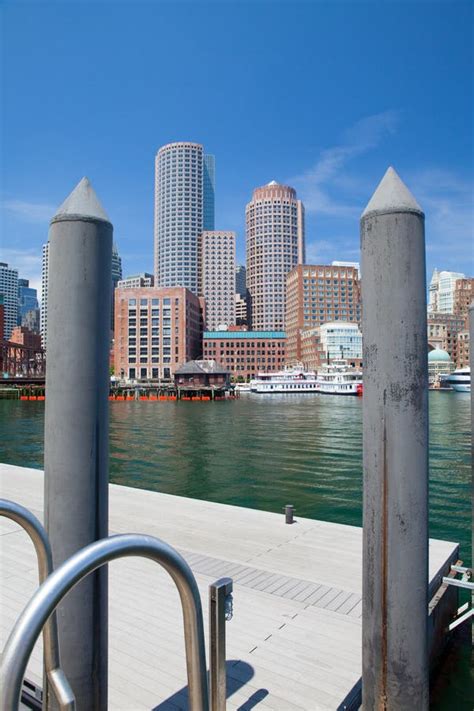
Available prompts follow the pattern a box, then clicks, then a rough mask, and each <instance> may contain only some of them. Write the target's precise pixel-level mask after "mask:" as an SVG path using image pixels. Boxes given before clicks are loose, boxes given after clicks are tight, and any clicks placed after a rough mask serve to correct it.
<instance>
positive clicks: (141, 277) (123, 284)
mask: <svg viewBox="0 0 474 711" xmlns="http://www.w3.org/2000/svg"><path fill="white" fill-rule="evenodd" d="M154 285H155V277H154V276H153V274H149V273H148V272H142V273H141V274H133V275H132V276H128V277H125V279H120V280H119V281H118V282H117V287H116V288H117V289H143V288H146V287H150V286H154Z"/></svg>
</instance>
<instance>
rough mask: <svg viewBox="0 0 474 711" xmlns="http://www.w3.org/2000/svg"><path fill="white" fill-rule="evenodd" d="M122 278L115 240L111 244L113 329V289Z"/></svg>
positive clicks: (111, 314) (112, 309) (111, 322)
mask: <svg viewBox="0 0 474 711" xmlns="http://www.w3.org/2000/svg"><path fill="white" fill-rule="evenodd" d="M121 278H122V259H121V257H120V255H119V253H118V249H117V245H116V244H115V242H114V243H113V245H112V304H111V309H110V330H111V331H113V330H114V320H115V289H116V288H117V284H118V283H119V281H120V279H121Z"/></svg>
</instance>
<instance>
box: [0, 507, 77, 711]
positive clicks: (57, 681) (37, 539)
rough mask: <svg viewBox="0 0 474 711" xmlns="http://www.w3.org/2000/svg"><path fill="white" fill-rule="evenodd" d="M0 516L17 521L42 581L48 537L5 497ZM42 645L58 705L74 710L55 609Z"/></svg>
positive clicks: (48, 561) (48, 566) (49, 564)
mask: <svg viewBox="0 0 474 711" xmlns="http://www.w3.org/2000/svg"><path fill="white" fill-rule="evenodd" d="M0 516H3V517H5V518H9V519H11V520H12V521H15V523H18V524H19V525H20V526H21V527H22V528H23V530H24V531H25V532H26V533H27V534H28V535H29V537H30V538H31V541H32V543H33V545H34V547H35V551H36V557H37V560H38V577H39V581H40V583H44V581H45V580H46V578H47V577H48V576H49V575H50V573H51V572H52V570H53V556H52V553H51V545H50V542H49V538H48V536H47V533H46V531H45V530H44V528H43V526H42V525H41V523H40V522H39V521H38V519H37V518H36V516H35V515H34V514H32V513H31V511H29V510H28V509H27V508H25V507H24V506H21V505H20V504H17V503H15V502H14V501H9V500H8V499H0ZM43 645H44V666H45V672H46V676H47V678H48V681H49V685H50V687H51V689H52V691H53V693H54V695H55V697H56V699H57V702H58V704H59V708H60V709H61V711H74V710H75V708H76V699H75V696H74V693H73V691H72V689H71V687H70V685H69V682H68V680H67V679H66V676H65V674H64V672H63V670H62V668H61V660H60V656H59V640H58V625H57V620H56V613H55V612H54V613H53V614H52V615H51V617H50V619H49V620H48V621H47V623H46V624H45V626H44V630H43Z"/></svg>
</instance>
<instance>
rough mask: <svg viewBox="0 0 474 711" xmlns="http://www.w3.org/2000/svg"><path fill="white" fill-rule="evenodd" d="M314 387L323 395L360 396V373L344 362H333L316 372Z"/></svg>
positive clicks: (361, 389) (361, 387) (361, 388)
mask: <svg viewBox="0 0 474 711" xmlns="http://www.w3.org/2000/svg"><path fill="white" fill-rule="evenodd" d="M316 386H317V392H319V393H321V394H323V395H362V391H363V386H362V371H360V370H357V369H356V368H351V367H350V366H349V365H348V364H347V361H345V360H333V361H332V363H330V364H329V365H325V366H323V367H322V368H321V370H318V377H317V379H316Z"/></svg>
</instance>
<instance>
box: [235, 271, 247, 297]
mask: <svg viewBox="0 0 474 711" xmlns="http://www.w3.org/2000/svg"><path fill="white" fill-rule="evenodd" d="M235 293H236V294H239V295H240V296H242V298H245V296H246V294H247V270H246V268H245V267H244V265H243V264H237V266H236V267H235Z"/></svg>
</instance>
